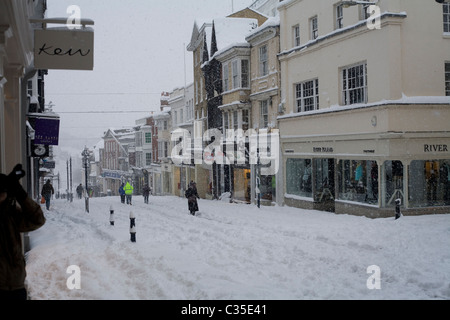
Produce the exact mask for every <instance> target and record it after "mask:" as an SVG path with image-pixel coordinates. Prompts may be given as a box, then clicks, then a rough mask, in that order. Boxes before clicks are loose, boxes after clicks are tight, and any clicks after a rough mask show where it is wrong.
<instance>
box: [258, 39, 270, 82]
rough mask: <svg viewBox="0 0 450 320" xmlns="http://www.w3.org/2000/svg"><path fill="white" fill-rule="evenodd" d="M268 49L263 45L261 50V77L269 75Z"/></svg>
mask: <svg viewBox="0 0 450 320" xmlns="http://www.w3.org/2000/svg"><path fill="white" fill-rule="evenodd" d="M268 57H269V55H268V47H267V45H263V46H261V47H260V48H259V76H260V77H263V76H267V75H268V74H269V60H268Z"/></svg>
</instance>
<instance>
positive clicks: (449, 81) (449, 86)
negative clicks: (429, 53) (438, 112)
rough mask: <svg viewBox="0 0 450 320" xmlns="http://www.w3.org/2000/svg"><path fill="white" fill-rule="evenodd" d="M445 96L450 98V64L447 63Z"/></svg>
mask: <svg viewBox="0 0 450 320" xmlns="http://www.w3.org/2000/svg"><path fill="white" fill-rule="evenodd" d="M445 95H446V96H450V62H446V63H445Z"/></svg>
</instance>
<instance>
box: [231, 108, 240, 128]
mask: <svg viewBox="0 0 450 320" xmlns="http://www.w3.org/2000/svg"><path fill="white" fill-rule="evenodd" d="M232 116H233V129H234V130H237V129H239V113H238V111H237V110H234V111H233V113H232Z"/></svg>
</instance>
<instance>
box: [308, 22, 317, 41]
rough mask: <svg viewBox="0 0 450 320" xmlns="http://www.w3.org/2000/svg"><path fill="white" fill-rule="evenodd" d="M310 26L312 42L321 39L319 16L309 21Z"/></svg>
mask: <svg viewBox="0 0 450 320" xmlns="http://www.w3.org/2000/svg"><path fill="white" fill-rule="evenodd" d="M309 26H310V30H311V40H315V39H317V38H318V37H319V21H318V18H317V16H315V17H312V18H311V19H309Z"/></svg>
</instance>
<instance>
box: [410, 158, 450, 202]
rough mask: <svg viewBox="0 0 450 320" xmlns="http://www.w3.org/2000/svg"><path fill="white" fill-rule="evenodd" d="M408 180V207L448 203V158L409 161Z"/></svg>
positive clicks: (449, 168) (449, 181) (449, 165)
mask: <svg viewBox="0 0 450 320" xmlns="http://www.w3.org/2000/svg"><path fill="white" fill-rule="evenodd" d="M408 181H409V183H408V195H409V197H408V200H409V205H410V207H432V206H445V205H450V160H415V161H411V164H410V166H409V171H408Z"/></svg>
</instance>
